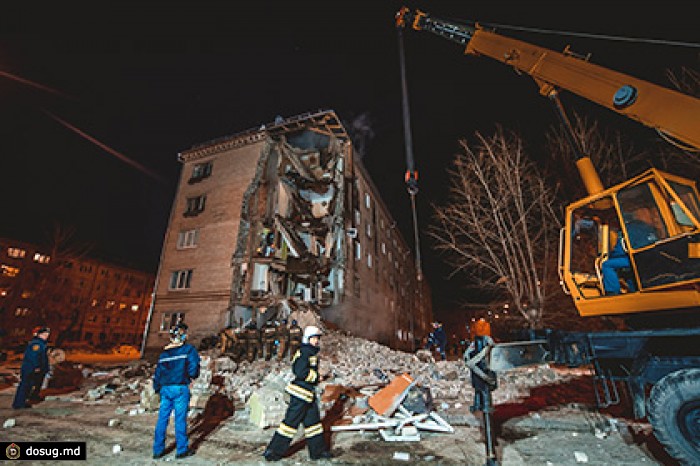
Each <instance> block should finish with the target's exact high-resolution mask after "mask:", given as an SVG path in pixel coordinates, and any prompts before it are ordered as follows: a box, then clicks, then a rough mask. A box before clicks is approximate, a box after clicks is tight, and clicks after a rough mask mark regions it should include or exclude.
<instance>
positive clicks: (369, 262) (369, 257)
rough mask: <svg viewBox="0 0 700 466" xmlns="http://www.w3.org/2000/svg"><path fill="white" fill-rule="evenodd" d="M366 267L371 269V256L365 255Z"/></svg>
mask: <svg viewBox="0 0 700 466" xmlns="http://www.w3.org/2000/svg"><path fill="white" fill-rule="evenodd" d="M367 267H368V268H370V269H371V268H372V254H367Z"/></svg>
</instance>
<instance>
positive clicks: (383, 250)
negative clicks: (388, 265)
mask: <svg viewBox="0 0 700 466" xmlns="http://www.w3.org/2000/svg"><path fill="white" fill-rule="evenodd" d="M382 254H386V244H384V243H382Z"/></svg>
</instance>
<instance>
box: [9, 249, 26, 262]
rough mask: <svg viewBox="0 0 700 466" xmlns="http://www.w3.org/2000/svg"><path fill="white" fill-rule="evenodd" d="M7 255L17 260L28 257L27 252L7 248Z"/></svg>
mask: <svg viewBox="0 0 700 466" xmlns="http://www.w3.org/2000/svg"><path fill="white" fill-rule="evenodd" d="M7 255H8V256H10V257H13V258H15V259H21V258H23V257H24V256H26V255H27V251H25V250H24V249H19V248H7Z"/></svg>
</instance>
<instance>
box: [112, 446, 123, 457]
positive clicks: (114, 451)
mask: <svg viewBox="0 0 700 466" xmlns="http://www.w3.org/2000/svg"><path fill="white" fill-rule="evenodd" d="M121 452H122V446H121V445H119V444H116V445H114V446H112V454H114V455H118V454H119V453H121Z"/></svg>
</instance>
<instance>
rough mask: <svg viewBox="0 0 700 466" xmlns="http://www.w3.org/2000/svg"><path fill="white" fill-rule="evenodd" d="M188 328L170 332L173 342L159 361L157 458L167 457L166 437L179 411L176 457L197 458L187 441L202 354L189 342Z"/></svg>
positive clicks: (156, 379) (178, 327) (155, 381)
mask: <svg viewBox="0 0 700 466" xmlns="http://www.w3.org/2000/svg"><path fill="white" fill-rule="evenodd" d="M186 340H187V325H186V324H184V323H180V324H177V325H174V326H173V327H172V328H171V329H170V343H168V344H167V345H166V346H165V348H164V351H163V352H162V353H161V354H160V357H159V358H158V365H157V366H156V371H155V374H154V375H153V388H154V389H155V391H156V393H158V394H160V409H159V410H158V421H157V423H156V431H155V435H154V439H153V458H154V459H159V458H162V457H163V456H165V434H166V431H167V429H168V423H169V422H170V413H171V412H172V411H173V410H175V442H176V444H177V453H176V454H175V457H176V458H186V457H188V456H192V455H194V450H190V448H189V440H188V438H187V410H188V408H189V405H190V387H189V386H190V383H191V382H192V380H194V379H196V378H197V377H199V354H198V353H197V350H196V349H195V347H194V346H192V345H190V344H189V343H185V341H186Z"/></svg>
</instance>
